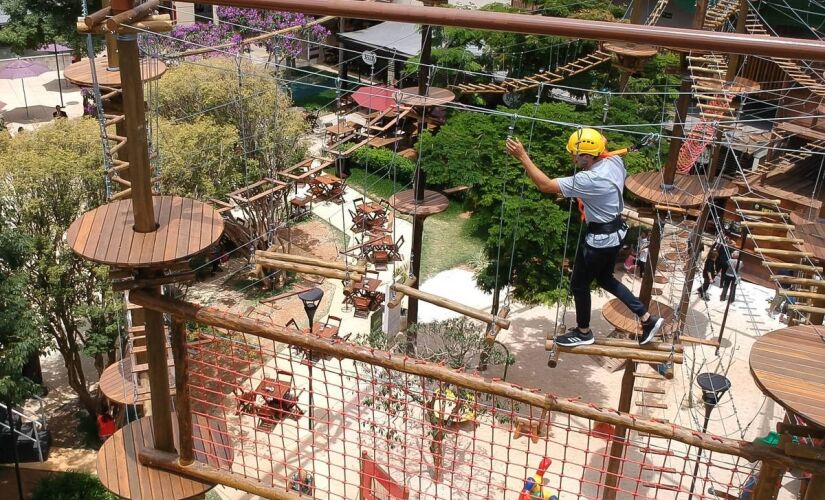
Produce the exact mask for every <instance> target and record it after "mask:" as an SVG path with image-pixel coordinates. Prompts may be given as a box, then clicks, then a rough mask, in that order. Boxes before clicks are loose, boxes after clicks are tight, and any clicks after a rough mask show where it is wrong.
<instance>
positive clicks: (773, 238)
mask: <svg viewBox="0 0 825 500" xmlns="http://www.w3.org/2000/svg"><path fill="white" fill-rule="evenodd" d="M748 236H749V237H750V238H751V239H752V240H754V241H773V242H777V243H793V244H794V245H801V244H802V243H805V240H802V239H800V238H788V237H787V236H770V235H767V234H753V233H748Z"/></svg>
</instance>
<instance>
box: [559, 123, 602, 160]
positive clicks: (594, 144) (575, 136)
mask: <svg viewBox="0 0 825 500" xmlns="http://www.w3.org/2000/svg"><path fill="white" fill-rule="evenodd" d="M606 149H607V139H606V138H605V137H604V136H603V135H602V134H601V132H599V131H598V130H596V129H592V128H581V129H579V130H576V131H575V132H573V133H572V134H571V135H570V139H568V140H567V152H568V153H572V154H574V155H591V156H599V155H600V154H602V153H604V152H605V150H606Z"/></svg>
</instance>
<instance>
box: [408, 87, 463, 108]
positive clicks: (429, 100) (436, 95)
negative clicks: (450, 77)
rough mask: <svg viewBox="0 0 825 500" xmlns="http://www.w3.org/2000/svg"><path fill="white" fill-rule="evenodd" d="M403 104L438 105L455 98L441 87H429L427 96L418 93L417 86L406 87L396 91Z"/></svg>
mask: <svg viewBox="0 0 825 500" xmlns="http://www.w3.org/2000/svg"><path fill="white" fill-rule="evenodd" d="M398 95H399V97H400V102H401V104H403V105H405V106H438V105H441V104H447V103H448V102H452V101H454V100H455V94H454V93H453V92H452V91H450V90H447V89H444V88H441V87H430V89H429V92H428V94H427V96H426V97H425V96H420V95H418V87H406V88H403V89H401V90H399V91H398Z"/></svg>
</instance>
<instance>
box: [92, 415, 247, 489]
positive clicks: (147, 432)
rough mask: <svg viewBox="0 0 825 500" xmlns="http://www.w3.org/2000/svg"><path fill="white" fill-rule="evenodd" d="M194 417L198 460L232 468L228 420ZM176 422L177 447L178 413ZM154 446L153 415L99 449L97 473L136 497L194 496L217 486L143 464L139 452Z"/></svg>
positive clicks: (108, 485) (107, 484)
mask: <svg viewBox="0 0 825 500" xmlns="http://www.w3.org/2000/svg"><path fill="white" fill-rule="evenodd" d="M192 421H193V426H192V433H193V437H194V440H195V460H197V461H199V462H203V463H206V464H208V465H210V466H212V467H215V468H222V469H225V470H228V469H229V468H230V466H231V464H232V442H231V441H230V439H229V435H228V433H227V428H226V424H225V423H224V422H221V421H219V420H217V419H213V418H208V417H204V416H202V415H195V416H193V418H192ZM172 424H173V432H174V435H175V447H176V448H178V447H179V446H180V444H179V440H178V425H177V418H176V416H175V414H174V413H173V414H172ZM153 446H154V435H153V433H152V417H151V416H149V417H143V418H141V419H140V420H137V421H135V422H132V423H130V424H128V425H127V426H125V427H123V428H122V429H120V430H118V431H117V432H115V433H114V435H112V437H110V438H109V439H107V440H106V442H105V443H104V444H103V446H102V447H101V448H100V451H98V454H97V474H98V476H99V477H100V481H101V482H102V483H103V485H104V486H105V487H106V488H107V489H108V490H109V491H111V492H112V493H114V494H116V495H118V496H120V497H122V498H128V499H132V500H137V499H152V500H177V499H182V498H191V497H193V496H196V495H200V494H203V493H204V492H206V491H207V490H209V489H210V488H212V487H213V486H214V485H213V484H209V483H204V482H201V481H197V480H192V479H188V478H185V477H183V476H179V475H177V474H173V473H170V472H166V471H161V470H159V469H153V468H150V467H145V466H143V465H141V464H140V462H139V461H138V453H139V452H140V450H141V449H142V448H151V447H153ZM219 457H220V458H219Z"/></svg>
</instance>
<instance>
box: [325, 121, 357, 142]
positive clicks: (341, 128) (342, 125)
mask: <svg viewBox="0 0 825 500" xmlns="http://www.w3.org/2000/svg"><path fill="white" fill-rule="evenodd" d="M358 127H359V125H358V124H357V123H355V122H351V121H345V122H339V123H335V124H333V125H330V126H329V127H327V128H326V129H325V130H326V133H327V135H328V136H329V141H328V142H329V143H330V144H332V143H334V142H335V141H337V140H338V139H339V138H340V137H341V136H344V135H348V134H351V133H353V132H355V130H356V129H357V128H358Z"/></svg>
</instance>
